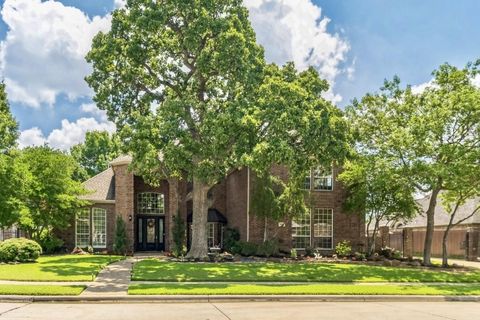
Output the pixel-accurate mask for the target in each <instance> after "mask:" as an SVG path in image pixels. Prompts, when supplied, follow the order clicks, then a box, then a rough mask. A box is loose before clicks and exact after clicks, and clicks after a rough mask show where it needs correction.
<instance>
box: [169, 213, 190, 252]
mask: <svg viewBox="0 0 480 320" xmlns="http://www.w3.org/2000/svg"><path fill="white" fill-rule="evenodd" d="M185 232H186V226H185V221H184V220H183V219H182V217H180V215H179V214H177V215H175V216H174V217H173V230H172V236H173V248H172V255H173V256H174V257H181V256H184V255H185V254H186V253H187V250H186V247H185V238H186V237H185Z"/></svg>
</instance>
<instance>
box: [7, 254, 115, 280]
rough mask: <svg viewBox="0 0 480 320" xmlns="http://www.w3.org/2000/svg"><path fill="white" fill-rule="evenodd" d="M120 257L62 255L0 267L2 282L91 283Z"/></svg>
mask: <svg viewBox="0 0 480 320" xmlns="http://www.w3.org/2000/svg"><path fill="white" fill-rule="evenodd" d="M121 259H123V257H120V256H102V255H61V256H42V257H40V258H38V261H37V262H32V263H20V264H2V265H0V280H18V281H91V280H92V275H93V276H94V277H95V276H96V275H97V274H98V272H99V271H100V270H101V269H102V268H103V267H104V266H106V265H107V264H109V263H112V262H115V261H119V260H121Z"/></svg>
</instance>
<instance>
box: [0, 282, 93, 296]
mask: <svg viewBox="0 0 480 320" xmlns="http://www.w3.org/2000/svg"><path fill="white" fill-rule="evenodd" d="M83 290H85V286H49V285H3V284H2V285H0V295H22V296H78V295H79V294H80V293H82V291H83Z"/></svg>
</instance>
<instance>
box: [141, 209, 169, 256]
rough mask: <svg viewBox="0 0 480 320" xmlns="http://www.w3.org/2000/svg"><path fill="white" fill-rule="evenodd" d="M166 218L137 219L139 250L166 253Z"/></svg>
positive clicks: (146, 217) (148, 217) (147, 217)
mask: <svg viewBox="0 0 480 320" xmlns="http://www.w3.org/2000/svg"><path fill="white" fill-rule="evenodd" d="M164 222H165V218H164V217H155V216H139V217H137V228H136V229H137V230H136V231H137V236H136V239H137V250H138V251H164V250H165V228H164V226H165V225H164Z"/></svg>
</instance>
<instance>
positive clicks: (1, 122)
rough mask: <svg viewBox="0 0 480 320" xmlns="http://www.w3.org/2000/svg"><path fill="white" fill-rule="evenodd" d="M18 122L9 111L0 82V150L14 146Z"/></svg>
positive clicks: (5, 95)
mask: <svg viewBox="0 0 480 320" xmlns="http://www.w3.org/2000/svg"><path fill="white" fill-rule="evenodd" d="M17 138H18V123H17V121H15V118H14V117H13V115H12V113H11V112H10V105H9V103H8V99H7V92H6V90H5V83H3V82H2V83H0V152H5V151H6V150H8V149H10V148H12V147H14V146H16V144H17Z"/></svg>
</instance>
